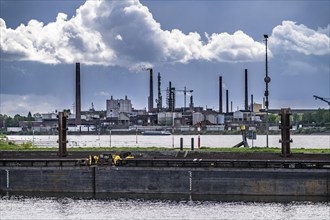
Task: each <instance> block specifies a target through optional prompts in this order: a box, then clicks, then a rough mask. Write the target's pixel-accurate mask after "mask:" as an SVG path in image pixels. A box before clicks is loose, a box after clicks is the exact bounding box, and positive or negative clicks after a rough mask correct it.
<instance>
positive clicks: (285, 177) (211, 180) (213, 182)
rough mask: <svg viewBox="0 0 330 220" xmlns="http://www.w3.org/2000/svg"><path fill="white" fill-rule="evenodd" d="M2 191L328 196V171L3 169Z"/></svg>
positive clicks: (173, 168) (1, 177)
mask: <svg viewBox="0 0 330 220" xmlns="http://www.w3.org/2000/svg"><path fill="white" fill-rule="evenodd" d="M0 192H1V193H7V192H9V193H10V192H13V193H14V192H38V193H91V194H93V195H95V194H98V193H120V194H122V193H123V194H182V195H251V196H253V195H258V196H326V197H330V170H329V169H281V168H279V169H277V168H274V169H270V168H267V169H262V168H253V169H252V168H251V169H240V168H235V169H233V168H231V169H226V168H183V167H113V166H91V167H88V166H86V167H1V168H0Z"/></svg>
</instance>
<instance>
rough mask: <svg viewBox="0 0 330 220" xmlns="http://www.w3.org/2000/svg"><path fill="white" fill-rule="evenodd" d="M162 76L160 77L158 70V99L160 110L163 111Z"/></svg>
mask: <svg viewBox="0 0 330 220" xmlns="http://www.w3.org/2000/svg"><path fill="white" fill-rule="evenodd" d="M160 86H161V77H160V72H158V99H157V109H158V112H160V111H161V109H162V105H163V103H162V102H163V100H162V93H161V88H160Z"/></svg>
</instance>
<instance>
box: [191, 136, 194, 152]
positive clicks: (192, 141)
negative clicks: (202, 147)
mask: <svg viewBox="0 0 330 220" xmlns="http://www.w3.org/2000/svg"><path fill="white" fill-rule="evenodd" d="M191 150H194V138H191Z"/></svg>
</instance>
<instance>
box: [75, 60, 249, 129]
mask: <svg viewBox="0 0 330 220" xmlns="http://www.w3.org/2000/svg"><path fill="white" fill-rule="evenodd" d="M149 70H150V87H149V88H150V91H149V92H150V95H149V97H148V104H149V105H148V110H149V112H152V111H154V105H153V76H152V75H153V72H152V68H150V69H149ZM252 103H253V95H251V105H252ZM161 106H162V96H161V92H160V73H158V99H157V108H161ZM244 107H245V110H246V111H248V110H249V105H248V73H247V69H245V106H244ZM251 109H252V106H251ZM231 111H232V103H231ZM226 112H227V113H228V112H229V92H228V89H227V90H226ZM219 113H223V109H222V76H220V77H219ZM75 122H76V125H80V124H81V94H80V63H76V121H75Z"/></svg>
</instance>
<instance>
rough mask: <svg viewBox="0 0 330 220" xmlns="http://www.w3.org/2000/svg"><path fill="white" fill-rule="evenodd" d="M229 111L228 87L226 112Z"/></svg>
mask: <svg viewBox="0 0 330 220" xmlns="http://www.w3.org/2000/svg"><path fill="white" fill-rule="evenodd" d="M228 112H229V95H228V89H226V113H228Z"/></svg>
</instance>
